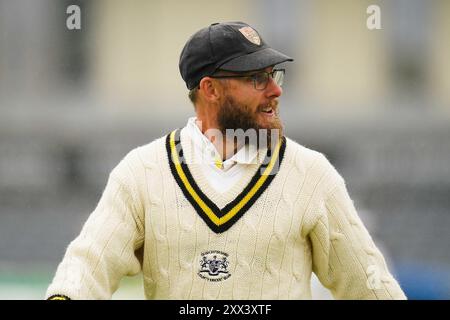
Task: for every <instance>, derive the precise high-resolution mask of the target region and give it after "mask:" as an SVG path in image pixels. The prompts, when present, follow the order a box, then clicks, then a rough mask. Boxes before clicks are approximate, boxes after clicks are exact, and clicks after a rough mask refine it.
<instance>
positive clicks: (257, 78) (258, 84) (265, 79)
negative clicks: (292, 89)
mask: <svg viewBox="0 0 450 320" xmlns="http://www.w3.org/2000/svg"><path fill="white" fill-rule="evenodd" d="M285 72H286V71H285V69H273V70H272V72H266V71H261V72H258V73H254V74H245V75H239V74H237V75H229V76H228V75H227V76H225V75H224V76H221V75H218V76H215V75H212V76H210V77H211V78H217V79H222V78H225V79H226V78H250V79H252V80H253V86H254V87H255V89H256V90H264V89H266V88H267V85H268V84H269V78H272V79H273V81H275V83H276V84H277V85H278V86H280V87H281V86H282V85H283V80H284V73H285Z"/></svg>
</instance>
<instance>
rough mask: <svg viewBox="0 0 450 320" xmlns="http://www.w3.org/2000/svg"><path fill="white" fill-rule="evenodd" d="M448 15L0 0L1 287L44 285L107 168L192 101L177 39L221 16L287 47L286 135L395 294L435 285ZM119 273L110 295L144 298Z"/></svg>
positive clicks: (418, 4) (449, 68)
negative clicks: (305, 151) (325, 169)
mask: <svg viewBox="0 0 450 320" xmlns="http://www.w3.org/2000/svg"><path fill="white" fill-rule="evenodd" d="M72 4H75V5H78V6H79V7H80V9H81V29H80V30H69V29H68V28H67V27H66V20H67V18H68V17H69V14H67V13H66V9H67V7H68V6H69V5H72ZM373 4H374V5H378V6H379V8H380V10H381V29H380V30H369V29H368V28H367V25H366V21H367V19H368V18H369V16H370V14H368V13H367V12H366V10H367V8H368V6H369V5H373ZM449 16H450V2H449V1H445V0H433V1H425V0H391V1H378V0H372V1H365V0H341V1H333V0H315V1H313V0H280V1H270V0H248V1H243V0H229V1H207V0H200V1H175V0H150V1H138V0H132V1H119V0H96V1H76V0H72V1H67V0H14V1H13V0H0V299H42V298H43V297H44V294H45V290H46V288H47V285H48V284H49V283H50V281H51V279H52V277H53V274H54V272H55V271H56V267H57V265H58V263H59V261H60V260H61V259H62V257H63V255H64V252H65V249H66V247H67V245H68V244H69V242H70V241H71V240H73V239H74V238H75V237H76V235H77V234H78V233H79V231H80V229H81V227H82V225H83V222H84V221H85V220H86V218H87V217H88V215H89V213H90V212H91V211H92V210H93V209H94V207H95V205H96V203H97V201H98V200H99V198H100V195H101V192H102V190H103V188H104V186H105V184H106V180H107V177H108V174H109V172H110V170H111V169H112V168H113V167H114V166H115V165H116V164H117V163H118V162H119V161H120V159H121V158H122V157H123V156H124V155H125V154H126V153H127V152H128V151H129V150H131V149H132V148H134V147H136V146H138V145H142V144H146V143H148V142H150V141H152V140H153V139H155V138H157V137H159V136H162V135H164V134H166V133H168V132H169V131H170V130H171V129H173V128H175V127H181V126H184V124H185V123H186V121H187V118H188V117H189V116H192V115H193V108H192V106H191V104H190V102H189V101H188V99H187V89H186V87H185V85H184V83H183V81H182V79H181V77H180V75H179V71H178V57H179V54H180V51H181V49H182V47H183V45H184V44H185V42H186V40H187V39H188V38H189V36H190V35H192V34H193V33H194V32H195V31H197V30H198V29H200V28H202V27H204V26H207V25H209V24H211V23H213V22H219V21H232V20H235V21H236V20H242V21H245V22H247V23H249V24H251V25H252V26H254V27H255V28H256V29H257V30H258V31H259V32H260V33H261V35H262V37H263V38H264V39H265V40H266V41H267V42H268V43H269V44H270V45H271V46H273V47H275V48H277V49H279V50H280V51H282V52H285V53H286V54H288V55H290V56H292V57H293V58H294V59H295V62H294V63H290V64H286V66H285V67H286V69H287V75H286V79H285V85H284V87H283V89H284V94H283V96H282V98H281V99H280V106H281V116H282V118H283V120H284V123H285V129H286V133H287V135H288V136H290V137H291V138H293V139H295V140H297V141H298V142H299V143H301V144H303V145H305V146H307V147H309V148H313V149H316V150H318V151H320V152H323V153H324V154H326V156H327V157H328V158H329V159H330V161H331V162H332V163H333V164H334V165H335V166H336V168H337V169H338V170H339V172H340V173H341V174H342V175H343V176H344V178H345V179H346V181H347V186H348V189H349V192H350V194H351V196H352V198H353V199H354V201H355V205H356V207H357V209H358V212H359V214H360V215H361V218H362V220H363V221H364V222H365V224H366V226H367V227H368V229H369V230H370V232H371V235H372V236H373V238H374V240H375V242H376V243H377V245H378V246H379V247H380V249H381V250H382V252H383V253H384V254H385V256H386V258H387V261H388V264H389V267H390V269H391V270H392V272H393V273H394V274H395V276H396V277H397V279H398V280H399V282H400V284H401V285H402V287H403V289H404V290H405V292H406V294H407V295H408V297H409V298H416V299H449V298H450V255H449V254H448V246H449V245H450V232H449V231H448V230H449V228H450V197H449V195H450V59H449V58H448V57H450V19H449ZM122 284H123V285H122V286H121V288H120V289H119V290H118V292H117V293H116V294H115V295H114V298H115V299H133V298H134V299H142V298H143V293H142V284H141V282H140V277H139V276H137V277H134V278H127V279H124V281H123V283H122ZM314 295H315V297H323V298H329V295H327V294H326V293H324V291H323V288H321V287H320V285H319V284H318V283H317V281H314Z"/></svg>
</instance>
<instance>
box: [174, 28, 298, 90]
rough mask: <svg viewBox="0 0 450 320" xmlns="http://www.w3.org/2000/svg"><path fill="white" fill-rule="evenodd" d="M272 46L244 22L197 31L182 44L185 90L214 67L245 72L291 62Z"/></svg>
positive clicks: (182, 74)
mask: <svg viewBox="0 0 450 320" xmlns="http://www.w3.org/2000/svg"><path fill="white" fill-rule="evenodd" d="M293 60H294V59H292V58H291V57H288V56H287V55H284V54H282V53H281V52H278V51H276V50H275V49H272V48H271V47H269V46H268V45H267V43H265V42H264V40H263V39H262V38H261V37H260V35H259V34H258V32H257V31H256V30H255V29H253V28H252V27H251V26H249V25H248V24H246V23H244V22H224V23H213V24H211V25H210V26H209V27H206V28H203V29H201V30H199V31H197V32H196V33H195V34H194V35H193V36H191V38H190V39H189V40H188V41H187V43H186V44H185V45H184V48H183V50H182V51H181V55H180V63H179V67H180V73H181V77H182V78H183V80H184V81H185V82H186V86H187V87H188V89H189V90H191V89H193V88H195V87H196V86H198V84H199V83H200V80H201V79H202V78H203V77H205V76H211V75H213V74H214V72H215V71H217V70H218V69H221V70H227V71H234V72H245V71H253V70H260V69H264V68H267V67H269V66H274V65H276V64H279V63H282V62H285V61H293Z"/></svg>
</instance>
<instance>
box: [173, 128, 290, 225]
mask: <svg viewBox="0 0 450 320" xmlns="http://www.w3.org/2000/svg"><path fill="white" fill-rule="evenodd" d="M285 149H286V139H285V138H284V137H282V138H281V139H280V141H279V143H278V144H277V146H276V147H275V148H274V150H273V152H272V153H270V152H269V151H268V152H267V154H266V157H265V159H264V161H263V163H262V164H261V165H260V166H259V168H258V169H257V170H256V173H255V174H254V176H253V178H252V179H251V180H250V182H249V183H248V184H247V186H246V187H245V188H244V189H243V190H242V191H241V192H240V193H239V195H237V197H236V198H234V200H232V201H231V202H229V203H228V204H227V205H225V206H224V207H223V208H222V209H220V208H219V207H218V206H217V204H216V203H214V202H213V201H212V200H211V199H210V198H209V197H208V196H207V195H206V194H205V193H204V192H203V191H202V190H201V189H200V187H199V186H198V184H197V182H196V181H195V179H194V177H193V176H192V173H191V171H190V170H189V167H188V166H187V164H186V159H185V155H184V152H183V148H182V146H181V140H180V130H179V129H177V130H174V131H173V132H172V133H170V134H169V135H167V138H166V150H167V155H168V159H169V165H170V169H171V172H172V175H173V177H174V178H175V180H176V182H177V183H178V185H179V187H180V189H181V190H182V192H183V194H184V196H185V197H186V199H187V200H188V201H189V202H190V203H191V205H192V206H193V207H194V209H195V210H196V211H197V213H198V214H199V216H200V217H201V218H202V219H203V221H205V223H206V224H207V225H208V226H209V227H210V228H211V230H213V231H214V232H215V233H221V232H224V231H226V230H228V229H229V228H230V227H231V226H232V225H233V224H234V223H236V222H237V221H238V220H239V218H241V217H242V215H243V214H244V213H245V212H246V211H247V210H248V209H249V208H250V207H251V206H252V205H253V204H254V203H255V202H256V200H258V198H259V197H260V196H261V195H262V193H263V192H264V191H265V190H266V189H267V187H268V186H269V185H270V183H271V182H272V180H273V179H274V178H275V176H276V174H277V173H278V170H279V167H280V165H281V162H282V161H283V157H284V152H285Z"/></svg>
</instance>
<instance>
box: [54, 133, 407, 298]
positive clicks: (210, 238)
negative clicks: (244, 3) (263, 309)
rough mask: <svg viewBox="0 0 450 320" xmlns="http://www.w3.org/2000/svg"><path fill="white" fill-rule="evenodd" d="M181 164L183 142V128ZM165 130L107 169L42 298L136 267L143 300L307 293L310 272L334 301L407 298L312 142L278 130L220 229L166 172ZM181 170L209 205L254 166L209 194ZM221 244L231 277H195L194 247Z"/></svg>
mask: <svg viewBox="0 0 450 320" xmlns="http://www.w3.org/2000/svg"><path fill="white" fill-rule="evenodd" d="M181 144H182V147H183V150H184V153H185V156H186V159H187V161H188V162H189V161H190V160H191V159H192V144H191V143H190V141H189V136H188V135H186V134H185V132H184V129H183V130H182V131H181ZM168 161H169V159H168V156H167V152H166V149H165V138H160V139H158V140H155V141H154V142H152V143H150V144H148V145H145V146H142V147H139V148H136V149H134V150H133V151H131V152H130V153H129V154H128V155H127V156H126V157H125V158H124V159H123V160H122V161H121V162H120V163H119V164H118V165H117V167H116V168H114V170H113V171H112V172H111V174H110V177H109V180H108V183H107V186H106V188H105V190H104V192H103V195H102V197H101V199H100V201H99V204H98V206H97V207H96V209H95V210H94V212H93V213H92V214H91V216H90V217H89V218H88V220H87V221H86V223H85V225H84V226H83V229H82V231H81V233H80V235H79V236H78V237H77V238H76V239H75V240H74V241H73V242H72V243H71V244H70V245H69V247H68V249H67V251H66V253H65V256H64V259H63V261H62V262H61V263H60V265H59V266H58V269H57V271H56V275H55V277H54V279H53V281H52V283H51V285H50V286H49V288H48V290H47V293H46V297H50V296H52V295H64V296H67V297H70V298H71V299H109V298H111V296H112V294H113V293H114V292H115V290H116V289H117V288H118V286H119V282H120V280H121V278H122V277H124V276H126V275H136V274H138V273H139V272H141V271H142V272H143V278H144V290H145V296H146V298H148V299H310V298H311V288H310V278H311V272H313V271H314V272H315V273H316V274H317V276H318V278H319V280H320V281H321V282H322V284H323V285H324V286H325V287H327V288H328V289H330V290H331V292H332V294H333V296H334V297H335V298H336V299H405V295H404V294H403V292H402V290H401V288H400V287H399V285H398V283H397V282H396V280H395V279H394V278H393V277H392V275H391V274H390V273H389V271H388V269H387V266H386V263H385V261H384V258H383V256H382V254H381V253H380V252H379V250H378V249H377V247H376V246H375V244H374V243H373V241H372V239H371V237H370V235H369V234H368V232H367V230H366V229H365V227H364V225H363V224H362V222H361V220H360V219H359V217H358V215H357V213H356V210H355V208H354V205H353V202H352V200H351V199H350V197H349V195H348V192H347V190H346V186H345V182H344V180H343V179H342V177H341V176H340V175H339V174H338V173H337V171H336V170H335V169H334V167H333V166H332V165H331V164H330V163H329V162H328V160H327V159H326V158H325V157H324V156H323V155H322V154H321V153H319V152H316V151H313V150H310V149H307V148H305V147H303V146H301V145H299V144H297V143H296V142H294V141H293V140H290V139H287V143H286V152H285V156H284V160H283V162H282V164H281V166H280V169H279V171H278V174H277V175H276V177H275V179H274V180H273V181H272V183H271V184H270V186H269V187H268V188H267V189H266V190H265V191H264V193H263V194H262V195H261V197H260V198H259V199H258V200H257V201H256V202H255V203H254V205H253V206H252V207H251V208H250V209H249V210H248V211H247V212H246V213H245V214H244V215H243V216H242V217H241V218H240V219H239V220H238V221H237V222H236V223H235V224H234V225H233V226H232V227H231V228H230V229H228V230H227V231H225V232H223V233H215V232H213V231H212V230H211V229H210V228H209V227H208V225H206V223H205V222H204V221H203V220H202V219H201V218H200V216H199V215H198V213H197V212H196V211H195V210H194V208H193V207H192V205H191V204H190V203H189V202H188V200H187V199H186V198H185V196H184V195H183V193H182V191H181V189H180V187H179V186H178V184H177V183H176V181H175V179H174V178H173V176H172V174H171V171H170V168H169V163H168ZM199 165H200V164H194V163H191V164H189V169H190V171H191V173H192V175H193V177H194V179H195V180H196V182H197V184H198V185H199V187H200V188H201V190H202V191H203V192H204V193H205V194H206V196H208V197H209V198H210V199H211V200H212V201H213V202H214V203H215V204H216V205H217V206H218V207H220V208H222V207H224V206H225V205H226V204H227V203H229V202H231V201H232V200H233V199H234V198H235V197H236V196H237V195H238V194H239V193H240V192H241V191H242V190H243V189H244V188H245V186H246V185H247V184H248V183H249V181H250V180H251V178H252V177H253V175H254V174H255V172H256V170H257V169H258V165H257V164H250V165H248V168H247V170H246V172H245V174H244V175H243V176H242V179H240V181H239V182H238V183H237V184H236V185H235V186H234V187H233V188H231V189H230V190H229V191H227V192H226V193H223V194H219V193H217V192H215V191H214V189H213V188H212V187H211V186H210V185H209V184H208V182H207V179H205V177H204V176H203V175H202V170H200V169H201V168H200V167H199ZM211 250H218V251H220V252H224V253H226V254H228V256H227V259H228V263H229V264H228V271H229V274H230V276H229V277H228V278H226V279H222V281H209V280H208V279H205V278H202V277H200V276H199V270H200V260H201V259H202V253H204V252H208V251H211Z"/></svg>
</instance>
